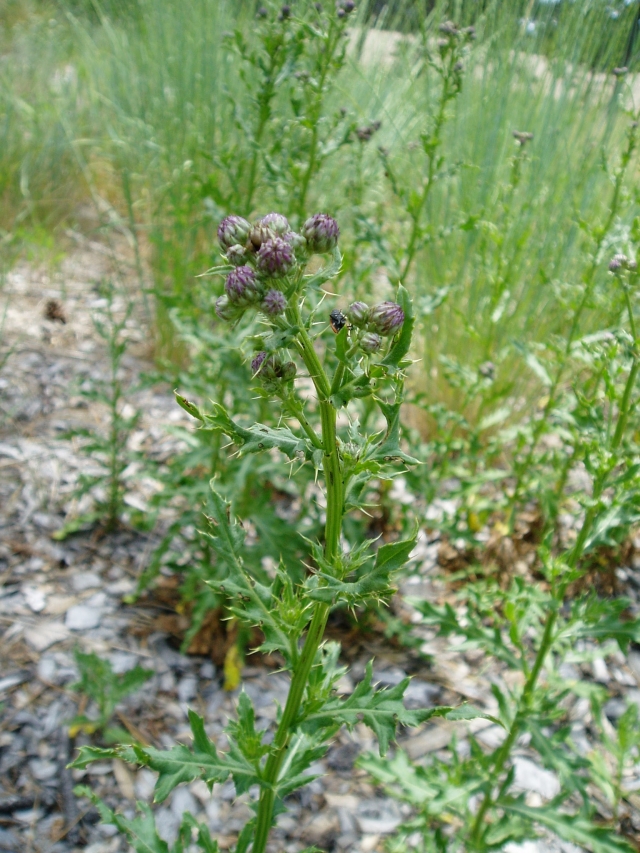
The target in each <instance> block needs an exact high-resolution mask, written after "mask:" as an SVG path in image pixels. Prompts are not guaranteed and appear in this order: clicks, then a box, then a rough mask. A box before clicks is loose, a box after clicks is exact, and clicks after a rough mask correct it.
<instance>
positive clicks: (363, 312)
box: [345, 302, 404, 355]
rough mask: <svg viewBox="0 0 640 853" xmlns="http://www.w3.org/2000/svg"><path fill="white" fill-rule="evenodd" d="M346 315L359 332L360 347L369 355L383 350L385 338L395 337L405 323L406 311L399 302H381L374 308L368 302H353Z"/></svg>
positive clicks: (357, 334) (358, 341)
mask: <svg viewBox="0 0 640 853" xmlns="http://www.w3.org/2000/svg"><path fill="white" fill-rule="evenodd" d="M345 315H346V317H347V320H348V321H349V322H350V323H351V325H352V327H354V328H355V329H356V330H357V332H356V340H357V343H358V346H359V347H360V349H361V350H362V351H363V352H364V353H366V354H367V355H371V354H373V353H376V352H378V351H379V350H380V349H382V346H383V344H384V338H390V337H393V336H394V335H395V334H396V333H397V332H399V331H400V329H401V328H402V324H403V323H404V311H403V310H402V308H401V307H400V305H398V303H397V302H380V304H379V305H374V306H373V308H369V306H368V305H367V304H366V302H352V303H351V305H349V307H348V308H347V310H346V311H345Z"/></svg>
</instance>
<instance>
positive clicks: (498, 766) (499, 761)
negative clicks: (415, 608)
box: [470, 610, 557, 850]
mask: <svg viewBox="0 0 640 853" xmlns="http://www.w3.org/2000/svg"><path fill="white" fill-rule="evenodd" d="M556 619H557V611H556V610H552V611H550V613H549V615H548V616H547V619H546V622H545V626H544V633H543V635H542V642H541V643H540V648H539V649H538V654H537V655H536V659H535V661H534V663H533V667H532V668H531V672H530V673H529V677H528V678H527V680H526V682H525V685H524V688H523V690H522V695H521V696H520V699H519V701H518V706H517V708H516V713H515V716H514V718H513V722H512V723H511V727H510V729H509V732H508V734H507V737H506V739H505V741H504V743H503V744H502V746H501V747H500V749H499V750H498V753H497V755H496V759H495V763H494V765H493V770H492V772H491V775H490V776H489V780H488V782H487V792H486V794H485V796H484V799H483V801H482V803H481V805H480V808H479V809H478V813H477V815H476V819H475V821H474V823H473V827H472V828H471V834H470V842H471V847H472V848H473V849H476V850H477V849H478V844H479V842H480V838H481V835H482V827H483V822H484V818H485V816H486V814H487V812H488V811H489V809H490V808H491V806H492V805H493V795H492V790H493V788H494V786H495V784H496V782H497V780H498V778H499V776H500V774H501V773H502V771H503V769H504V765H505V764H506V763H507V761H508V759H509V756H510V755H511V750H512V748H513V745H514V743H515V742H516V739H517V737H518V735H519V734H520V730H521V728H522V721H523V717H524V714H525V713H526V711H527V710H528V708H529V706H530V704H531V697H532V696H533V691H534V690H535V686H536V683H537V681H538V677H539V675H540V670H541V669H542V667H543V664H544V661H545V659H546V657H547V654H548V653H549V651H550V649H551V646H552V645H553V639H554V638H553V629H554V627H555V624H556Z"/></svg>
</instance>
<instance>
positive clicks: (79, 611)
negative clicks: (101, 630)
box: [64, 604, 102, 631]
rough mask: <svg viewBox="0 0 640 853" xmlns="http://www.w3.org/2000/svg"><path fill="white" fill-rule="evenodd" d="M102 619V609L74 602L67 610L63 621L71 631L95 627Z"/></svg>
mask: <svg viewBox="0 0 640 853" xmlns="http://www.w3.org/2000/svg"><path fill="white" fill-rule="evenodd" d="M101 619H102V610H99V609H98V608H97V607H89V606H88V605H86V604H76V606H75V607H71V608H69V610H67V615H66V617H65V620H64V623H65V625H66V626H67V628H70V629H71V630H72V631H87V630H89V629H90V628H97V627H98V625H99V624H100V620H101Z"/></svg>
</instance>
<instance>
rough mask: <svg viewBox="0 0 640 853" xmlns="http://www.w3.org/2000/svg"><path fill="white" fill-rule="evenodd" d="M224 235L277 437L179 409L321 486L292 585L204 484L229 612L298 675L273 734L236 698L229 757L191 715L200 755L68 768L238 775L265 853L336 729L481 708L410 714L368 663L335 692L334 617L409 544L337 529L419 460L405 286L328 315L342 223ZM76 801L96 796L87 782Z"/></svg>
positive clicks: (367, 592)
mask: <svg viewBox="0 0 640 853" xmlns="http://www.w3.org/2000/svg"><path fill="white" fill-rule="evenodd" d="M218 237H219V241H220V245H221V248H222V251H223V253H224V256H223V260H224V262H225V263H223V264H222V265H220V266H218V267H215V268H213V269H211V270H209V271H208V273H209V274H210V275H223V276H225V292H224V294H223V295H222V296H220V297H219V298H218V300H217V302H216V307H215V310H216V313H217V315H218V317H219V318H220V319H221V320H222V321H224V322H229V323H231V324H234V327H235V328H238V329H239V328H240V324H242V323H243V322H244V321H245V319H246V318H247V316H249V318H251V316H252V315H253V313H254V312H258V313H259V315H260V318H261V320H262V322H263V324H264V327H265V330H264V333H263V334H261V335H256V336H253V339H252V341H251V343H252V351H251V352H247V353H246V357H247V359H248V360H250V364H251V370H252V374H253V377H254V381H255V383H256V386H257V389H258V391H259V393H260V394H262V395H264V396H266V397H268V398H269V399H271V400H276V401H278V404H279V405H280V408H281V414H282V421H281V425H280V426H278V427H276V428H274V427H270V426H267V425H264V424H260V423H256V424H253V425H249V426H245V425H244V424H243V423H241V421H240V420H237V419H235V418H234V417H232V415H231V414H230V413H229V412H227V410H226V409H225V407H224V406H223V405H222V404H221V403H219V402H214V404H213V408H212V409H211V410H210V411H208V412H205V411H203V410H201V409H200V408H199V406H198V405H196V404H195V403H193V402H191V401H189V400H187V399H186V398H184V397H183V396H180V395H178V396H177V400H178V403H179V404H180V405H181V406H182V407H183V408H184V409H185V411H187V412H188V413H189V414H190V415H192V416H193V417H194V418H196V419H197V420H198V422H199V424H200V429H202V430H207V431H212V432H214V433H217V434H219V433H223V434H225V435H227V436H228V437H229V438H230V439H231V441H232V443H233V444H234V445H235V446H236V447H237V452H238V453H239V454H242V455H245V454H252V453H260V452H263V451H267V452H269V451H277V452H280V453H282V454H284V455H285V456H286V457H287V458H288V459H289V460H290V461H291V464H292V469H293V467H294V466H299V465H309V466H312V467H313V468H314V469H315V471H316V473H317V476H318V478H319V479H321V480H322V483H323V487H324V488H323V491H324V500H325V502H326V519H325V525H324V536H323V539H322V541H318V542H312V543H310V550H311V554H312V561H313V562H312V565H311V567H310V569H309V571H308V573H307V574H306V575H304V576H303V577H302V579H301V580H300V581H298V582H296V581H294V580H293V579H292V577H291V575H290V574H289V573H288V572H287V571H286V570H285V569H284V567H283V566H282V565H280V566H279V567H278V568H277V569H276V571H275V573H274V576H273V577H270V576H269V575H268V574H267V573H266V572H261V573H259V572H257V571H254V572H249V571H248V570H247V567H246V563H245V549H246V546H245V534H244V530H243V528H242V526H241V524H240V523H238V521H237V520H236V519H235V518H234V516H233V514H232V512H231V506H230V505H229V504H228V503H227V502H226V501H225V500H224V499H223V498H222V496H221V495H219V494H218V492H217V491H216V488H215V486H216V482H215V481H212V484H211V489H212V492H211V502H210V504H209V507H210V510H209V511H210V513H211V514H210V517H209V530H208V531H207V536H208V538H209V541H210V542H211V547H212V550H213V551H214V552H215V555H216V559H217V561H218V563H219V564H220V567H221V568H222V569H223V570H222V571H220V573H219V574H218V575H217V577H216V578H215V579H213V580H211V581H210V584H211V586H212V587H213V588H214V589H215V590H216V591H217V592H219V593H221V594H224V595H226V596H227V597H228V599H229V601H230V611H231V613H232V614H233V616H235V618H237V619H238V620H239V621H240V622H241V623H243V624H244V625H246V626H251V627H253V628H255V627H258V628H259V629H260V631H261V632H262V635H263V638H264V639H263V642H262V643H261V645H260V649H261V650H262V651H264V652H270V653H272V654H277V655H278V656H279V657H280V659H281V661H282V666H283V668H284V669H285V670H287V671H288V672H289V673H290V675H291V682H290V689H289V694H288V697H287V701H286V704H285V707H284V708H283V709H280V710H279V712H278V715H277V725H276V729H275V732H274V733H273V736H272V739H271V740H269V739H267V738H265V736H264V733H263V732H259V731H256V729H255V725H254V711H253V707H252V705H251V702H250V700H249V698H248V696H247V695H246V694H245V693H244V692H242V693H241V694H240V697H239V700H238V719H237V720H236V721H233V722H231V723H230V724H229V726H228V727H227V738H228V741H229V744H230V746H229V750H228V751H227V752H225V753H219V752H218V751H217V749H216V747H215V745H214V744H213V743H212V742H211V741H210V740H209V739H208V737H207V735H206V732H205V724H204V720H202V719H201V718H200V717H198V716H197V715H196V714H195V713H193V712H190V721H191V727H192V730H193V735H194V743H193V747H192V748H188V747H186V746H182V745H180V746H176V747H174V748H173V749H171V750H169V751H166V752H165V751H161V750H157V749H152V748H142V747H139V746H136V747H128V746H122V747H119V748H116V749H115V750H106V751H105V750H100V749H96V748H90V747H84V748H83V749H82V750H81V751H80V755H79V757H78V758H77V759H76V761H75V762H74V765H73V766H75V767H85V766H86V765H87V764H88V763H89V762H91V761H93V760H98V759H100V758H104V757H106V756H107V755H109V756H118V757H120V758H123V759H124V760H126V761H130V762H133V763H138V764H143V765H145V766H147V767H149V768H151V769H152V770H155V771H156V772H157V773H158V781H157V785H156V800H162V799H164V798H165V797H166V796H167V795H168V794H169V793H170V792H171V791H172V790H173V788H174V787H175V786H176V785H177V784H179V783H181V782H190V781H192V780H194V779H196V778H203V779H204V780H205V782H206V783H207V784H208V785H209V786H210V787H211V786H212V785H213V783H214V782H223V781H225V780H226V779H227V778H228V777H229V776H231V778H232V779H233V781H234V784H235V786H236V790H237V792H238V793H239V794H240V793H243V792H246V791H248V790H249V789H250V788H252V786H254V785H257V786H258V791H259V794H258V797H257V802H256V803H255V804H254V811H255V817H254V818H252V819H251V820H250V821H249V822H248V823H247V825H246V826H245V828H244V829H243V830H242V832H241V833H240V836H239V838H238V842H237V845H236V848H235V849H236V853H244V851H246V850H248V849H249V847H251V850H252V853H263V851H264V850H265V847H266V845H267V840H268V836H269V832H270V830H271V827H272V825H273V822H274V817H275V815H277V814H278V813H279V812H280V811H281V810H282V808H283V801H284V800H285V798H286V797H287V795H288V794H290V793H291V792H292V791H294V790H296V789H297V788H299V787H300V786H302V785H304V784H305V783H306V782H308V781H310V780H311V778H312V777H311V776H310V775H308V774H307V773H306V772H305V771H306V770H307V769H308V768H309V766H310V765H311V764H312V763H313V762H315V761H317V760H318V758H320V757H321V756H322V755H323V754H324V752H325V751H326V749H327V746H328V743H329V741H330V739H331V738H332V736H333V735H334V734H335V733H336V732H337V730H338V729H339V728H340V727H341V726H342V725H347V726H353V725H354V724H355V723H356V722H358V721H360V720H362V721H363V722H364V723H365V724H366V725H368V726H370V727H371V728H372V730H373V731H374V732H375V734H376V736H377V738H378V742H379V747H380V752H381V753H383V754H384V753H385V752H386V749H387V747H388V745H389V742H390V740H391V739H392V738H393V736H394V732H395V728H396V725H397V724H398V723H401V724H402V725H405V726H411V725H416V724H418V723H419V722H421V721H422V720H425V719H427V718H428V717H431V716H434V715H440V716H448V717H449V718H450V719H452V718H455V717H460V716H463V717H464V716H474V715H475V712H474V711H473V710H472V709H468V708H464V709H462V710H460V709H452V708H431V709H428V710H423V711H420V710H418V711H414V710H412V711H409V710H407V709H406V708H405V707H404V705H403V702H402V697H403V693H404V690H405V688H406V686H407V683H408V679H407V680H405V681H403V682H401V683H400V684H399V685H397V686H396V687H394V688H393V689H390V690H376V689H375V687H374V685H373V684H372V665H371V664H369V665H368V667H367V669H366V672H365V676H364V679H363V680H362V682H361V683H360V684H359V685H358V687H357V688H356V690H355V691H354V693H353V694H352V695H351V696H350V697H349V698H347V699H342V698H340V697H339V696H337V695H336V693H335V684H336V681H337V680H338V678H339V677H340V676H341V675H342V674H343V672H344V670H343V669H341V668H340V667H339V666H338V654H339V647H338V646H337V645H336V644H332V643H323V634H324V630H325V626H326V623H327V618H328V616H329V613H330V612H331V610H332V608H334V607H336V606H347V607H349V608H351V609H353V610H355V609H356V608H358V607H360V606H362V605H366V604H367V603H368V602H372V601H376V602H378V601H381V600H385V599H386V598H388V596H389V595H390V594H391V592H392V590H393V575H394V573H395V572H397V571H398V570H399V569H401V568H402V566H403V565H404V564H405V562H406V561H407V559H408V557H409V555H410V553H411V551H412V549H413V547H414V544H415V535H414V536H412V537H410V538H408V539H404V540H401V541H395V542H387V543H384V544H382V543H380V542H377V541H364V542H360V543H348V542H346V541H345V540H344V538H343V536H342V535H341V534H342V529H343V519H344V517H345V515H346V514H347V513H357V512H362V511H363V510H364V509H365V507H366V504H367V488H368V484H369V482H370V481H371V480H372V479H373V478H376V479H380V478H388V477H390V476H392V473H393V470H394V469H395V468H397V467H398V466H406V465H410V464H412V463H413V462H414V460H413V459H412V458H411V457H410V456H409V455H408V454H407V453H406V452H405V451H404V450H403V449H402V448H401V446H400V440H399V438H400V408H401V405H402V398H403V388H404V381H405V369H406V367H407V366H408V365H409V363H410V362H409V359H408V353H409V346H410V342H411V332H412V326H413V316H412V310H411V300H410V298H409V295H408V293H407V291H406V290H405V289H404V288H403V287H402V286H399V287H398V293H397V296H396V301H394V302H391V301H386V302H383V303H381V304H379V305H374V306H372V307H371V308H369V306H366V305H364V304H363V303H353V304H351V305H350V306H345V311H344V312H342V311H341V310H340V309H339V308H336V309H334V310H333V311H331V312H329V313H327V312H326V308H325V304H324V297H323V294H322V292H321V290H320V287H321V285H322V284H323V282H326V281H327V279H329V278H333V277H336V276H337V275H338V274H339V272H340V265H341V257H340V252H339V249H338V238H339V229H338V225H337V223H336V222H335V220H334V219H332V218H331V217H330V216H327V215H325V214H316V215H315V216H312V217H311V218H309V219H307V220H306V221H305V223H304V224H303V226H302V229H301V231H300V232H294V231H292V230H291V229H290V228H289V225H288V222H287V220H286V219H285V217H284V216H282V215H280V214H268V215H267V216H265V217H263V218H261V219H259V220H258V221H256V222H254V223H249V222H248V221H246V220H244V219H242V218H240V217H237V216H230V217H227V218H226V219H225V220H224V221H223V222H222V223H221V224H220V227H219V230H218ZM318 254H320V255H329V262H328V264H327V265H326V266H324V267H322V268H321V269H319V270H318V271H317V272H309V273H307V265H308V262H309V260H310V259H311V258H312V257H313V256H314V255H318ZM329 314H330V315H331V316H330V317H329ZM349 318H351V319H349ZM329 319H330V322H327V320H329ZM304 380H306V381H307V382H309V381H310V383H311V386H312V388H313V393H312V394H311V395H309V394H307V395H304V396H303V394H302V393H301V387H300V385H301V384H302V382H303V381H304ZM363 398H369V399H370V400H372V401H373V402H374V403H375V405H376V406H377V408H378V410H379V413H380V419H379V423H378V425H377V427H378V428H377V429H376V431H374V432H372V433H369V434H362V433H361V431H360V429H359V425H358V420H357V416H356V406H355V405H354V401H357V400H359V399H363ZM344 407H347V418H346V424H345V426H344V427H340V428H338V425H337V414H338V410H339V409H342V408H344ZM318 427H319V428H318ZM81 793H85V794H87V795H88V796H90V797H92V798H93V799H94V801H95V798H94V797H93V795H92V794H91V792H90V791H89V790H88V789H81ZM96 802H97V801H96ZM98 807H99V809H100V811H101V814H102V816H103V818H104V819H105V820H107V821H109V822H111V823H115V824H116V825H117V826H118V827H119V828H120V829H121V830H122V831H123V832H124V833H125V834H126V835H127V837H128V839H129V841H130V843H131V844H133V846H134V847H135V848H136V849H137V850H143V849H145V850H148V849H155V850H163V851H164V850H166V849H168V848H166V847H163V846H162V844H163V842H161V841H160V840H159V839H158V837H157V834H156V831H155V827H154V825H153V818H152V816H151V813H150V811H149V810H148V809H147V810H146V814H145V816H144V817H142V818H138V819H134V820H128V819H127V818H125V817H123V816H121V815H116V814H114V813H113V812H112V811H111V810H110V809H109V808H107V807H106V806H105V805H104V804H101V803H98ZM192 830H195V832H196V835H197V837H196V838H195V839H192ZM142 836H144V838H145V839H146V841H145V843H147V845H148V846H147V847H144V845H143V842H142V841H141V840H140V839H141V837H142ZM151 839H153V844H151V841H150V840H151ZM192 840H195V841H196V842H197V843H198V844H199V845H200V847H201V848H202V849H204V850H207V851H213V850H216V849H217V845H216V843H215V842H214V841H213V840H211V839H210V837H209V834H208V831H207V829H206V827H203V826H196V824H195V823H194V821H193V819H192V818H191V817H190V816H188V817H187V818H185V822H184V823H183V826H182V829H181V834H180V842H179V845H182V844H187V843H191V841H192ZM176 849H179V850H182V849H184V848H183V847H182V846H178V847H177V848H176Z"/></svg>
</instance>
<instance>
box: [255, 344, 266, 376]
mask: <svg viewBox="0 0 640 853" xmlns="http://www.w3.org/2000/svg"><path fill="white" fill-rule="evenodd" d="M266 357H267V354H266V352H265V351H264V350H262V351H261V352H257V353H256V354H255V355H254V357H253V358H252V359H251V372H252V373H253V374H254V376H255V374H256V373H258V372H259V370H260V368H261V367H262V363H263V362H264V360H265V358H266Z"/></svg>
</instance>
